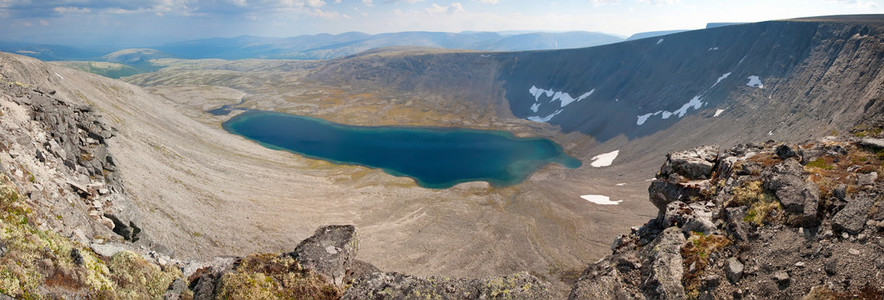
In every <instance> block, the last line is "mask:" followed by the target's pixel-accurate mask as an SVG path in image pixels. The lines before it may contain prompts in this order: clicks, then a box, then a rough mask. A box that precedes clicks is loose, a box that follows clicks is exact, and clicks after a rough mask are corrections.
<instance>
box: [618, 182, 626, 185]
mask: <svg viewBox="0 0 884 300" xmlns="http://www.w3.org/2000/svg"><path fill="white" fill-rule="evenodd" d="M624 185H626V183H623V182H621V183H618V184H617V186H624Z"/></svg>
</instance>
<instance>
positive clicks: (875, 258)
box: [570, 124, 884, 299]
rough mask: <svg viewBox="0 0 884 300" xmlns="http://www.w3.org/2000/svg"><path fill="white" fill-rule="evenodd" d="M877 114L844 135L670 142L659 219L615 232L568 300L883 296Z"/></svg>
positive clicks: (656, 184)
mask: <svg viewBox="0 0 884 300" xmlns="http://www.w3.org/2000/svg"><path fill="white" fill-rule="evenodd" d="M880 125H881V124H877V126H867V125H861V126H858V127H857V128H854V130H853V136H851V137H849V138H835V137H826V138H823V139H820V140H816V141H809V142H805V143H802V144H798V145H791V144H783V143H777V142H774V141H768V142H765V143H763V144H743V145H738V146H735V147H733V148H731V149H726V150H719V149H718V147H716V146H703V147H699V148H696V149H692V150H688V151H682V152H674V153H670V154H668V155H667V160H666V162H665V163H664V164H663V166H662V167H661V169H660V172H659V173H658V174H657V176H656V179H655V180H654V181H653V182H652V183H651V185H650V187H649V188H648V192H649V199H650V201H651V202H652V203H653V204H654V205H655V206H656V207H657V208H658V209H659V212H658V215H657V217H656V218H654V219H651V220H650V221H648V222H647V223H646V224H644V225H643V226H641V227H635V228H633V230H632V232H630V233H629V234H627V235H622V236H620V237H619V238H617V239H616V240H615V241H614V242H613V244H612V245H611V250H612V254H611V255H608V256H605V257H604V258H602V259H601V260H599V261H598V262H596V263H593V264H591V265H590V266H589V267H588V268H587V269H586V270H585V271H584V272H583V273H582V274H581V276H580V278H579V280H578V282H577V284H576V285H575V286H574V288H573V289H572V291H571V294H570V298H571V299H609V298H610V299H614V298H616V299H684V298H691V299H698V298H701V299H727V298H737V299H739V298H746V299H797V298H802V297H804V299H841V298H862V299H881V297H884V289H882V288H881V287H882V286H884V182H882V180H881V179H880V178H879V175H878V174H882V171H884V164H882V162H884V140H882V139H881V137H882V135H881V127H880Z"/></svg>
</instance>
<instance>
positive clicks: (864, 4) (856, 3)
mask: <svg viewBox="0 0 884 300" xmlns="http://www.w3.org/2000/svg"><path fill="white" fill-rule="evenodd" d="M828 2H833V3H838V4H845V5H847V6H848V7H852V8H861V9H872V8H876V7H878V3H877V2H875V1H863V0H829V1H828Z"/></svg>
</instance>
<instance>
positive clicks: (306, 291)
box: [217, 254, 342, 299]
mask: <svg viewBox="0 0 884 300" xmlns="http://www.w3.org/2000/svg"><path fill="white" fill-rule="evenodd" d="M217 291H218V298H221V299H270V298H272V299H338V298H340V297H341V295H342V291H341V290H340V289H338V288H337V287H335V286H334V285H331V284H328V283H326V282H325V281H324V280H322V278H320V277H319V276H318V275H316V274H314V273H313V272H312V271H309V270H306V269H303V268H301V266H300V264H298V262H297V261H296V260H294V259H293V258H291V257H289V256H279V255H276V254H258V255H251V256H249V257H246V258H243V259H241V260H240V261H239V262H238V263H237V267H236V268H235V269H234V271H232V272H227V273H225V274H224V275H223V276H221V279H220V282H219V284H218V287H217Z"/></svg>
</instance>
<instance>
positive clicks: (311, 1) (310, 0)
mask: <svg viewBox="0 0 884 300" xmlns="http://www.w3.org/2000/svg"><path fill="white" fill-rule="evenodd" d="M304 4H305V5H307V7H312V8H320V7H323V6H324V5H325V1H322V0H307V1H304Z"/></svg>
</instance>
